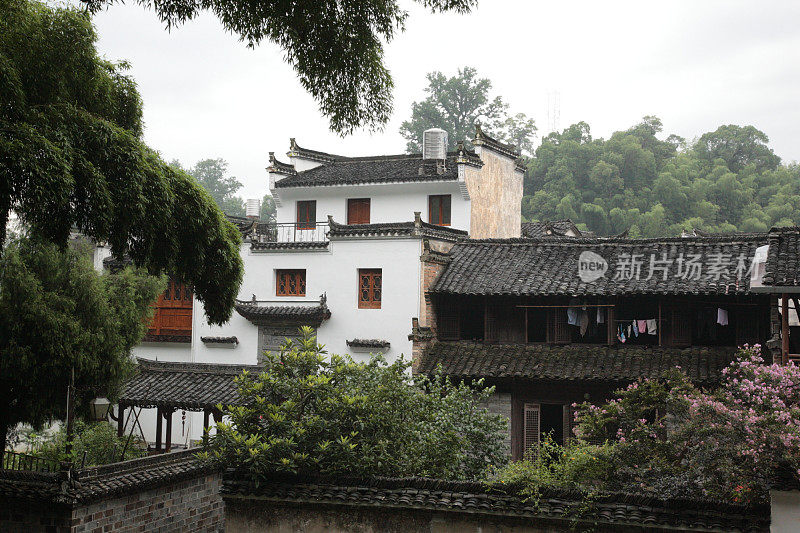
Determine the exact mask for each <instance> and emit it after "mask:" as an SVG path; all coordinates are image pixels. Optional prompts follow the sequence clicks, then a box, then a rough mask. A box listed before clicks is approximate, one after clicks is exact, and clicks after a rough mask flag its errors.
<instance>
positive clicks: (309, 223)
mask: <svg viewBox="0 0 800 533" xmlns="http://www.w3.org/2000/svg"><path fill="white" fill-rule="evenodd" d="M316 227H317V201H316V200H301V201H299V202H297V229H315V228H316Z"/></svg>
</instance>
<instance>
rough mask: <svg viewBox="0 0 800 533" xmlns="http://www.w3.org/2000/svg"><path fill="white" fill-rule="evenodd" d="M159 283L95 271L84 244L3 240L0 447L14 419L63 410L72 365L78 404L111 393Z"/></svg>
mask: <svg viewBox="0 0 800 533" xmlns="http://www.w3.org/2000/svg"><path fill="white" fill-rule="evenodd" d="M163 287H164V280H163V279H160V278H156V277H153V276H149V275H146V273H144V272H143V271H140V270H139V271H135V270H132V269H131V268H127V269H125V270H123V271H122V272H120V273H118V274H111V273H104V274H101V273H99V272H97V271H96V270H95V269H94V265H93V264H92V261H91V253H86V250H84V251H79V250H77V249H74V248H73V247H69V248H67V249H66V250H61V249H59V248H58V247H57V246H56V245H54V244H52V243H48V242H43V241H39V240H30V239H21V240H13V241H10V242H9V243H8V244H7V245H6V246H5V248H4V250H3V254H2V256H0V450H2V449H5V448H4V445H5V435H6V431H7V430H8V428H10V427H13V426H14V425H16V424H17V423H19V422H26V423H30V424H33V425H39V424H42V423H44V422H46V421H47V420H49V419H51V418H58V417H61V416H63V412H64V409H65V398H66V390H67V385H68V384H69V381H70V373H71V370H72V369H74V371H75V390H76V395H75V398H76V403H75V405H76V407H77V410H78V411H80V410H82V409H83V410H86V409H87V408H88V401H89V400H91V399H92V398H95V397H98V396H106V397H108V398H110V399H111V400H112V401H113V400H114V398H115V397H116V396H117V395H118V393H119V388H120V387H121V384H122V382H123V380H124V379H125V378H126V377H127V376H128V373H129V372H130V371H131V370H132V369H133V368H132V363H131V360H130V350H131V348H132V347H133V346H135V345H137V344H138V343H139V342H140V341H141V338H142V336H143V335H144V333H145V331H146V329H147V325H148V323H149V320H150V319H151V318H152V313H153V311H152V307H151V304H152V302H153V301H154V300H155V299H156V297H157V296H158V294H159V292H161V291H162V290H163ZM84 412H85V411H84Z"/></svg>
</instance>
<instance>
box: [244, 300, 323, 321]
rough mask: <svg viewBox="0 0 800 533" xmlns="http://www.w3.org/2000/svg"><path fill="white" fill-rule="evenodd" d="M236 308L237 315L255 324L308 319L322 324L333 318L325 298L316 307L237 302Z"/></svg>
mask: <svg viewBox="0 0 800 533" xmlns="http://www.w3.org/2000/svg"><path fill="white" fill-rule="evenodd" d="M234 308H235V309H236V312H237V313H239V314H240V315H242V316H243V317H244V318H246V319H247V320H249V321H250V322H252V323H254V324H257V323H259V322H261V321H262V320H266V319H294V320H302V319H307V320H312V321H315V322H317V321H318V322H321V321H323V320H327V319H329V318H330V317H331V311H330V309H328V304H327V300H326V299H324V298H323V299H322V300H321V301H320V302H319V303H318V304H316V305H258V304H257V303H253V302H244V301H241V300H237V301H236V304H235V306H234Z"/></svg>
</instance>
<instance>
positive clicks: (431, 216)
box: [428, 194, 451, 226]
mask: <svg viewBox="0 0 800 533" xmlns="http://www.w3.org/2000/svg"><path fill="white" fill-rule="evenodd" d="M450 204H451V200H450V195H449V194H433V195H431V196H428V222H430V223H431V224H436V225H437V226H449V225H450Z"/></svg>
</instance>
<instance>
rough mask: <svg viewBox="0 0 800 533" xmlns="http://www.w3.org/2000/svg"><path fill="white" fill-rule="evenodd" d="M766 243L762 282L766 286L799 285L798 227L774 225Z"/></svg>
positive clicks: (799, 237) (799, 229)
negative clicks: (767, 249) (765, 261)
mask: <svg viewBox="0 0 800 533" xmlns="http://www.w3.org/2000/svg"><path fill="white" fill-rule="evenodd" d="M768 243H769V251H768V253H767V263H766V265H765V271H764V276H763V278H762V283H763V284H764V285H765V286H767V287H794V286H798V285H800V227H797V226H788V227H774V228H772V229H770V230H769V241H768Z"/></svg>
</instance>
